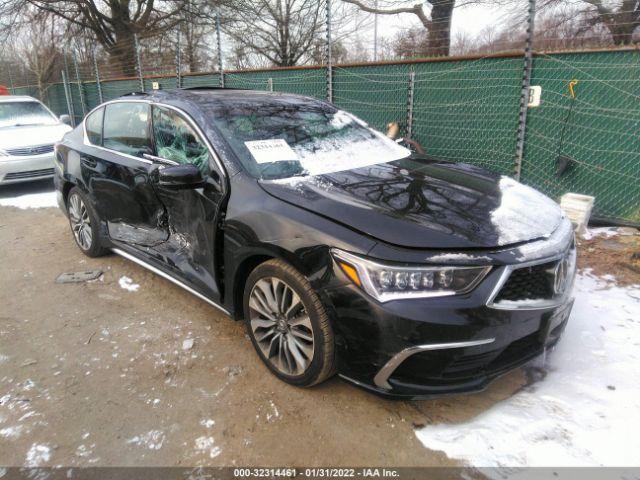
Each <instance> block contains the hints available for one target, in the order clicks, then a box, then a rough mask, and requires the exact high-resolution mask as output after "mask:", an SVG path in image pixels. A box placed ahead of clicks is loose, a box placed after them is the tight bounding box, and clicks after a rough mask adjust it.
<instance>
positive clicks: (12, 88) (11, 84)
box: [8, 68, 16, 95]
mask: <svg viewBox="0 0 640 480" xmlns="http://www.w3.org/2000/svg"><path fill="white" fill-rule="evenodd" d="M8 73H9V91H10V92H11V95H15V93H16V92H15V88H14V87H13V76H12V75H11V68H9V69H8Z"/></svg>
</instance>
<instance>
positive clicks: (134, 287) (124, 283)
mask: <svg viewBox="0 0 640 480" xmlns="http://www.w3.org/2000/svg"><path fill="white" fill-rule="evenodd" d="M118 284H119V285H120V288H123V289H125V290H128V291H129V292H137V291H138V289H139V288H140V285H138V284H137V283H133V280H131V279H130V278H129V277H126V276H122V277H120V279H119V280H118Z"/></svg>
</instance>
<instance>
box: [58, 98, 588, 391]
mask: <svg viewBox="0 0 640 480" xmlns="http://www.w3.org/2000/svg"><path fill="white" fill-rule="evenodd" d="M427 150H428V145H427ZM56 159H57V162H56V175H55V184H56V188H57V193H58V201H59V204H60V207H61V208H62V210H63V211H64V212H65V213H66V214H67V215H68V217H69V223H70V225H71V231H72V233H73V236H74V238H75V241H76V243H77V245H78V247H79V248H80V250H82V252H83V253H85V254H86V255H89V256H98V255H102V254H104V253H106V252H109V251H112V252H115V253H117V254H119V255H122V256H123V257H126V258H128V259H130V260H132V261H134V262H136V263H138V264H140V265H142V266H144V267H146V268H148V269H150V270H152V271H153V272H155V273H157V274H159V275H161V276H163V277H165V278H166V279H168V280H170V281H172V282H174V283H176V284H178V285H180V286H181V287H183V288H185V289H186V290H188V291H189V292H191V293H192V294H194V295H196V296H197V297H199V298H201V299H202V300H204V301H206V302H209V303H210V304H212V305H214V306H215V307H217V308H218V309H220V310H222V311H223V312H225V313H227V314H229V315H231V316H232V317H233V318H235V319H238V320H244V321H245V322H246V325H247V330H248V332H249V336H250V337H251V340H252V342H253V345H254V347H255V349H256V351H257V352H258V355H259V356H260V358H261V359H262V361H263V362H264V363H265V365H266V366H267V367H268V368H269V369H270V370H271V371H272V372H273V373H274V374H275V375H276V376H277V377H279V378H280V379H282V380H284V381H286V382H288V383H291V384H293V385H298V386H310V385H314V384H317V383H319V382H322V381H323V380H325V379H327V378H329V377H330V376H332V375H333V374H335V373H339V374H340V376H342V377H343V378H345V379H347V380H349V381H351V382H353V383H355V384H357V385H360V386H362V387H365V388H367V389H370V390H373V391H375V392H378V393H381V394H386V395H391V396H398V397H425V396H431V395H438V394H444V393H457V392H469V391H475V390H480V389H482V388H484V387H485V386H486V385H487V384H488V382H489V381H490V380H491V379H493V378H495V377H496V376H498V375H501V374H502V373H504V372H506V371H508V370H510V369H512V368H514V367H516V366H519V365H522V364H523V363H525V362H527V361H529V360H531V359H532V358H534V357H535V356H537V355H539V354H540V353H541V352H543V351H544V349H546V348H548V347H550V346H553V345H554V344H555V343H556V342H557V341H558V339H559V337H560V335H561V333H562V331H563V329H564V327H565V324H566V322H567V319H568V317H569V312H570V309H571V305H572V298H571V289H572V284H573V277H574V274H575V258H576V252H575V246H574V240H573V230H572V225H571V223H570V222H569V220H568V219H566V218H565V216H564V215H563V214H562V212H561V210H560V208H559V207H558V205H557V204H556V203H555V202H553V201H552V200H550V199H549V198H547V197H545V196H544V195H542V194H540V193H538V192H537V191H535V190H533V189H531V188H529V187H526V186H523V185H521V184H519V183H517V182H515V181H514V180H512V179H511V178H509V177H504V176H500V175H498V174H495V173H491V172H489V171H486V170H483V169H480V168H477V167H474V166H471V165H465V164H455V163H449V162H445V161H442V160H439V159H436V158H432V157H430V156H428V155H418V154H415V153H412V152H411V151H409V150H407V149H406V148H404V147H403V146H402V145H401V144H399V143H397V142H395V141H392V140H390V139H389V138H387V137H386V136H384V135H382V134H381V133H379V132H377V131H375V130H373V129H371V128H370V127H369V126H368V125H367V124H366V123H365V122H363V121H362V120H360V119H358V118H356V117H354V116H353V115H351V114H349V113H347V112H344V111H342V110H339V109H337V108H336V107H335V106H333V105H331V104H328V103H326V102H322V101H319V100H315V99H311V98H307V97H302V96H297V95H288V94H278V93H267V92H256V91H243V90H230V89H214V88H208V89H202V88H200V89H191V90H188V89H185V90H179V91H157V92H153V93H139V94H131V95H127V96H124V97H122V98H120V99H118V100H114V101H111V102H107V103H105V104H103V105H100V106H99V107H97V108H95V109H94V110H93V111H92V112H90V113H89V114H88V115H87V117H86V119H85V120H84V122H82V124H81V125H79V126H78V127H77V128H76V129H75V130H73V131H72V132H70V133H68V134H67V135H66V136H65V137H64V139H63V141H62V142H61V143H59V144H58V145H56Z"/></svg>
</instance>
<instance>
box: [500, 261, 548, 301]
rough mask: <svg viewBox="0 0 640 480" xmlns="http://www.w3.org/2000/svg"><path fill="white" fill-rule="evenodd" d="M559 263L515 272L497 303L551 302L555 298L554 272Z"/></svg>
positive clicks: (506, 283) (504, 286)
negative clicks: (519, 301)
mask: <svg viewBox="0 0 640 480" xmlns="http://www.w3.org/2000/svg"><path fill="white" fill-rule="evenodd" d="M557 263H558V262H549V263H543V264H540V265H533V266H531V267H524V268H518V269H516V270H514V271H513V272H511V275H509V278H508V279H507V281H506V282H505V284H504V285H503V287H502V289H501V290H500V292H499V293H498V296H497V297H496V299H495V301H496V302H500V301H505V300H506V301H518V300H549V299H551V298H553V271H554V268H555V267H556V265H557Z"/></svg>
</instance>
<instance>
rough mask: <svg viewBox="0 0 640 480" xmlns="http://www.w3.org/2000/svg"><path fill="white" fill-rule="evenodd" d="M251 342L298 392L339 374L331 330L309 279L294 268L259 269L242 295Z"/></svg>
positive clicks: (274, 263)
mask: <svg viewBox="0 0 640 480" xmlns="http://www.w3.org/2000/svg"><path fill="white" fill-rule="evenodd" d="M244 312H245V319H246V323H247V330H248V332H249V336H250V337H251V342H252V343H253V346H254V347H255V349H256V351H257V352H258V355H259V356H260V359H261V360H262V361H263V362H264V363H265V365H266V366H267V367H269V369H270V370H271V371H272V372H273V373H274V374H275V375H276V376H277V377H278V378H280V379H281V380H284V381H285V382H287V383H290V384H292V385H296V386H299V387H308V386H311V385H315V384H317V383H320V382H322V381H324V380H326V379H327V378H329V377H330V376H332V375H333V374H334V373H335V355H334V351H335V345H334V337H333V330H332V329H331V325H330V323H329V318H328V316H327V313H326V310H325V308H324V306H323V305H322V303H320V299H319V298H318V295H317V294H316V293H315V292H314V291H313V289H312V288H311V285H310V284H309V282H308V280H307V279H306V278H305V277H304V276H303V275H302V274H300V273H299V272H298V271H297V270H296V269H295V268H293V267H292V266H291V265H289V264H287V263H285V262H283V261H281V260H270V261H268V262H265V263H263V264H261V265H259V266H258V267H257V268H256V269H255V270H254V271H253V272H251V275H249V278H248V279H247V283H246V286H245V291H244Z"/></svg>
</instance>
